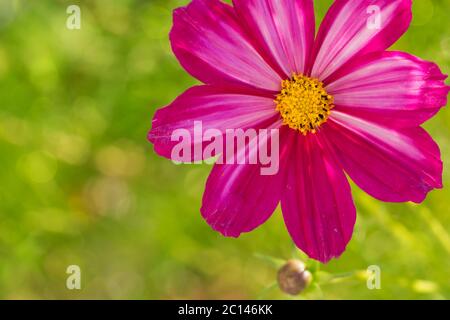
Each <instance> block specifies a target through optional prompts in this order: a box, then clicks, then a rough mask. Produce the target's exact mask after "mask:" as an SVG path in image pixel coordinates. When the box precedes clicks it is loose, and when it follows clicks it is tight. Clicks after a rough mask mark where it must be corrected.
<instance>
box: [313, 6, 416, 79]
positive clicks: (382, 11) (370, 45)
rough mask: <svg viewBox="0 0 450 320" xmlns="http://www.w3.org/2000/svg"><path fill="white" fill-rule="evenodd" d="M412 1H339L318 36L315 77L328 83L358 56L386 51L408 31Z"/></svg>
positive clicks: (314, 68)
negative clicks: (334, 74)
mask: <svg viewBox="0 0 450 320" xmlns="http://www.w3.org/2000/svg"><path fill="white" fill-rule="evenodd" d="M411 7H412V3H411V0H371V1H361V0H336V1H335V2H334V3H333V5H332V6H331V8H330V10H329V11H328V13H327V15H326V16H325V18H324V21H323V22H322V25H321V26H320V29H319V33H318V35H317V39H316V43H315V49H314V52H315V53H314V57H315V62H314V66H313V68H312V72H311V75H312V76H313V77H316V78H319V79H321V80H326V78H328V77H329V76H331V75H332V74H333V72H335V71H337V70H338V69H339V68H340V67H342V66H343V65H345V64H346V63H347V62H349V61H350V60H351V59H352V58H353V57H355V56H356V55H359V56H361V55H364V54H367V53H370V52H376V51H384V50H386V49H387V48H389V47H390V46H391V45H392V44H393V43H394V42H395V41H397V39H398V38H399V37H400V36H401V35H402V34H403V33H404V32H405V31H406V30H407V29H408V27H409V24H410V22H411V18H412V12H411Z"/></svg>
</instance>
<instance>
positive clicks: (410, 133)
mask: <svg viewBox="0 0 450 320" xmlns="http://www.w3.org/2000/svg"><path fill="white" fill-rule="evenodd" d="M329 119H330V120H329V122H328V123H327V125H328V126H329V127H330V128H327V129H331V130H327V131H326V135H327V138H328V139H329V141H330V142H331V145H333V146H334V147H335V150H336V154H337V156H338V158H339V161H340V163H341V165H342V166H343V168H344V170H345V171H346V172H347V173H348V174H349V176H350V177H351V178H352V179H353V180H354V181H355V183H356V184H357V185H358V186H359V187H360V188H361V189H363V190H364V191H365V192H367V193H368V194H370V195H372V196H373V197H375V198H377V199H379V200H381V201H389V202H405V201H413V202H416V203H420V202H422V201H423V200H424V199H425V197H426V195H427V193H428V192H429V191H431V190H432V189H435V188H442V161H441V159H440V151H439V147H438V146H437V145H436V143H435V142H434V141H433V139H432V138H431V137H430V136H429V135H428V134H427V133H426V131H425V130H423V129H422V128H420V127H415V128H403V129H392V128H387V127H384V126H382V125H381V124H375V123H371V122H369V121H367V120H363V119H359V118H357V117H354V116H351V115H348V114H345V113H342V112H338V111H333V112H332V114H331V115H330V118H329ZM324 131H325V130H324Z"/></svg>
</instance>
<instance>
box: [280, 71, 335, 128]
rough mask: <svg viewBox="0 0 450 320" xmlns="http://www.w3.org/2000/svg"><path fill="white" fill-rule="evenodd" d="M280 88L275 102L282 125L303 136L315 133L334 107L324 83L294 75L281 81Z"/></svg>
mask: <svg viewBox="0 0 450 320" xmlns="http://www.w3.org/2000/svg"><path fill="white" fill-rule="evenodd" d="M281 86H282V88H281V92H280V93H279V94H278V95H277V97H276V99H275V103H276V109H277V110H278V111H279V112H280V114H281V117H282V120H283V124H285V125H287V126H289V127H290V128H291V129H294V130H298V131H300V132H301V133H302V134H303V135H307V134H308V133H316V132H317V130H318V128H319V127H320V126H321V125H322V124H323V123H325V122H326V121H327V119H328V116H329V115H330V112H331V109H333V108H334V104H333V103H334V99H333V97H332V96H331V95H329V94H328V93H327V91H326V90H325V88H324V85H323V83H322V82H321V81H320V80H318V79H314V78H310V77H307V76H304V75H302V74H297V73H294V74H293V75H292V77H291V78H290V79H286V80H283V82H282V83H281Z"/></svg>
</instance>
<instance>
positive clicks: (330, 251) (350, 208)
mask: <svg viewBox="0 0 450 320" xmlns="http://www.w3.org/2000/svg"><path fill="white" fill-rule="evenodd" d="M293 147H294V148H295V150H296V152H294V154H293V155H292V158H291V160H290V168H289V173H288V175H287V178H286V180H287V187H286V189H285V192H284V194H283V195H282V198H281V208H282V210H283V216H284V220H285V223H286V226H287V229H288V231H289V233H290V234H291V237H292V239H293V240H294V242H295V243H296V245H297V246H298V247H299V248H300V249H301V250H303V251H304V252H305V253H307V254H308V256H309V257H311V258H314V259H316V260H319V261H321V262H324V263H325V262H328V261H329V260H331V259H332V258H334V257H338V256H340V255H341V254H342V253H343V252H344V250H345V248H346V246H347V243H348V242H349V241H350V239H351V237H352V233H353V227H354V225H355V221H356V209H355V206H354V204H353V200H352V196H351V190H350V185H349V183H348V181H347V178H346V177H345V174H344V172H343V170H342V169H341V168H340V167H339V166H338V163H337V161H336V160H335V159H334V157H333V155H332V153H330V152H328V150H327V147H326V145H325V143H324V141H322V138H321V136H320V134H317V135H312V134H310V135H308V136H306V137H303V136H300V135H298V140H297V145H296V146H293Z"/></svg>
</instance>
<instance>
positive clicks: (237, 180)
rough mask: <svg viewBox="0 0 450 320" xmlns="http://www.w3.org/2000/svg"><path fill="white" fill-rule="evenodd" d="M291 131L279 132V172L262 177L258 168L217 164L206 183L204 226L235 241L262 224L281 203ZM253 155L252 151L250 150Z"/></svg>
mask: <svg viewBox="0 0 450 320" xmlns="http://www.w3.org/2000/svg"><path fill="white" fill-rule="evenodd" d="M291 137H292V132H291V130H289V129H287V127H283V128H282V129H280V137H279V139H280V146H281V149H280V150H279V155H280V156H279V159H280V162H279V170H278V173H277V174H275V175H262V174H261V165H260V164H258V165H248V164H247V165H238V164H235V165H231V164H216V165H215V166H214V168H213V170H212V172H211V174H210V176H209V178H208V181H207V183H206V188H205V193H204V195H203V206H202V208H201V212H202V215H203V217H204V218H205V220H206V222H207V223H208V224H209V225H210V226H211V227H212V228H213V229H214V230H216V231H219V232H220V233H222V234H223V235H224V236H227V237H238V236H239V235H240V234H241V233H243V232H250V231H251V230H253V229H255V228H256V227H258V226H259V225H261V224H262V223H264V222H265V221H266V220H267V219H268V218H269V217H270V216H271V215H272V213H273V211H274V210H275V208H276V207H277V205H278V202H279V201H280V194H281V192H282V191H283V186H284V184H283V183H284V176H285V167H284V166H285V162H284V161H285V159H286V158H287V157H286V154H287V152H288V151H289V146H290V140H291ZM253 151H254V150H253Z"/></svg>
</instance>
